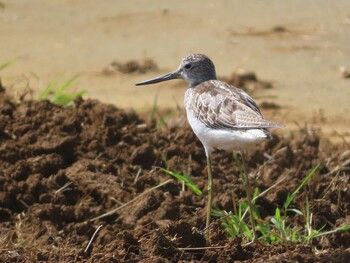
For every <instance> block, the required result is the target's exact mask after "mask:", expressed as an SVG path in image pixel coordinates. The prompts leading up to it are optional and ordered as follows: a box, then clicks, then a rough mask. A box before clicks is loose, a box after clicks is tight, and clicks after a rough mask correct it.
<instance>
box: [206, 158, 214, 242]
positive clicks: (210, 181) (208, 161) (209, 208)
mask: <svg viewBox="0 0 350 263" xmlns="http://www.w3.org/2000/svg"><path fill="white" fill-rule="evenodd" d="M206 155H207V169H208V201H207V219H206V223H205V228H206V230H207V239H208V240H209V225H210V215H211V206H212V201H213V199H212V198H213V192H212V191H213V176H212V169H211V154H210V153H208V151H206Z"/></svg>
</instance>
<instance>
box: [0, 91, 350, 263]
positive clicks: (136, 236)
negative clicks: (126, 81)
mask: <svg viewBox="0 0 350 263" xmlns="http://www.w3.org/2000/svg"><path fill="white" fill-rule="evenodd" d="M0 97H1V98H0V225H1V234H0V248H1V249H0V261H1V262H33V261H50V262H73V261H88V262H97V261H100V262H169V261H171V262H177V261H183V262H184V261H192V262H206V261H210V262H233V261H236V260H237V261H238V260H241V261H244V260H245V261H246V262H266V261H269V262H348V260H349V258H350V253H349V250H347V248H349V247H350V234H349V233H348V232H344V233H340V234H333V235H329V236H325V237H324V238H320V239H317V240H313V243H312V244H310V245H298V246H293V245H272V246H269V247H258V246H247V247H242V246H241V242H240V239H239V238H234V239H231V240H229V239H228V238H227V234H226V233H225V231H224V230H223V228H222V226H221V225H220V222H219V221H216V222H214V223H213V227H212V233H213V234H212V236H211V246H213V247H218V248H212V249H206V250H203V249H200V247H205V246H206V241H205V238H204V236H203V233H202V232H201V230H202V229H203V227H204V225H205V222H204V215H205V211H204V210H205V209H204V206H205V198H204V197H199V196H196V195H194V194H193V193H192V192H191V191H190V190H186V191H182V190H181V189H182V188H181V184H180V183H179V182H177V181H175V180H171V181H167V180H169V179H171V178H170V177H169V176H168V175H166V174H165V173H164V172H162V171H161V170H160V169H159V167H167V168H168V169H170V170H175V171H179V172H182V173H189V174H191V178H192V179H193V181H194V182H195V183H196V184H197V186H198V187H199V188H200V189H202V190H203V191H204V193H205V188H206V187H205V186H206V159H205V156H204V150H203V149H202V146H201V144H200V142H199V141H198V140H197V139H196V137H195V136H194V134H193V132H192V131H191V129H190V127H189V126H188V125H187V123H186V124H184V125H181V126H178V125H177V126H174V127H171V126H170V127H169V126H167V127H163V128H162V129H159V128H157V126H156V125H155V124H154V123H152V122H148V121H145V120H144V119H143V118H141V117H140V116H139V115H137V114H136V113H135V112H132V111H124V110H120V109H118V108H116V107H115V106H112V105H107V104H103V103H101V102H99V101H96V100H85V101H84V100H78V101H76V102H75V105H74V106H73V107H68V108H64V107H60V106H56V105H53V104H50V103H49V102H47V101H41V102H35V101H26V102H21V103H15V102H13V101H12V100H11V98H8V97H7V96H6V94H5V93H4V92H2V93H0ZM349 160H350V151H349V150H348V151H345V149H342V147H339V146H337V147H335V146H332V145H330V144H328V143H327V142H326V141H325V140H324V139H321V138H320V136H319V135H318V134H316V133H315V132H312V131H300V133H297V134H291V135H290V136H288V137H285V138H280V137H278V136H274V139H273V140H271V141H270V142H268V143H266V144H264V145H261V146H260V147H257V148H256V149H255V150H254V151H252V152H251V154H250V155H249V157H248V166H249V171H250V179H251V182H252V185H253V186H254V187H258V188H259V189H260V191H264V190H266V189H267V188H269V187H270V186H271V185H273V184H274V183H275V182H277V181H279V180H283V181H284V182H283V183H282V184H279V185H278V186H276V187H275V188H274V189H273V190H272V191H270V192H269V193H268V194H267V195H265V196H263V197H262V198H260V199H259V200H258V203H257V205H258V210H259V212H260V213H261V216H262V217H263V218H268V217H271V216H272V215H273V213H274V211H275V208H276V207H281V206H282V205H283V203H284V201H285V198H286V197H287V194H288V193H290V192H292V191H293V190H295V189H296V187H297V186H298V185H299V184H300V183H301V182H302V180H303V179H304V178H305V177H306V175H307V174H308V173H309V172H310V171H311V170H312V168H313V167H315V166H316V165H317V164H320V167H319V169H318V171H317V173H316V174H315V175H314V177H313V179H312V180H311V181H310V182H309V184H308V185H307V187H305V188H304V189H303V190H302V192H301V193H300V194H299V195H298V197H297V199H296V202H295V203H294V205H295V206H296V207H299V208H300V207H301V208H302V207H305V196H306V195H307V196H308V197H309V201H310V205H311V211H312V212H313V228H314V229H318V228H320V227H322V226H324V229H323V230H324V231H326V230H330V229H334V228H335V227H338V226H342V225H345V224H350V217H349V215H350V214H349V209H350V201H349V200H350V192H349V187H350V184H349V174H350V172H349V167H350V161H349ZM213 165H214V167H213V168H214V177H215V181H214V182H215V198H214V204H215V205H216V206H217V207H218V208H219V209H224V210H226V211H233V209H234V205H235V201H234V200H239V199H240V198H244V197H245V193H244V189H243V186H242V184H241V182H240V180H239V174H238V171H237V168H236V167H235V165H234V161H233V159H232V156H231V154H228V153H224V152H219V153H217V154H215V156H214V162H213ZM164 182H165V183H164ZM161 183H164V185H163V186H161V187H158V188H155V187H156V186H157V185H159V184H161ZM138 196H140V198H139V199H137V200H136V201H134V202H132V203H128V202H130V201H131V200H133V199H134V198H135V197H138ZM118 207H119V208H118ZM109 211H114V213H110V214H109V215H108V216H104V217H100V218H98V219H96V217H99V216H101V215H103V214H104V213H106V212H109ZM290 218H291V221H292V222H293V224H295V225H300V226H303V225H305V222H302V221H301V220H300V217H298V216H296V215H295V216H294V215H291V217H290ZM99 225H103V226H102V227H101V229H100V231H99V232H98V233H97V234H96V236H95V239H94V240H93V241H92V243H91V245H90V246H88V249H87V250H86V251H85V248H86V247H87V245H88V243H89V241H90V239H91V237H92V235H93V234H94V232H95V230H96V229H97V227H98V226H99ZM311 245H312V246H311ZM222 246H224V247H222ZM189 247H190V248H196V247H198V248H199V249H198V250H186V249H185V248H189ZM315 248H318V249H319V250H320V251H321V252H320V253H316V252H317V251H316V250H315Z"/></svg>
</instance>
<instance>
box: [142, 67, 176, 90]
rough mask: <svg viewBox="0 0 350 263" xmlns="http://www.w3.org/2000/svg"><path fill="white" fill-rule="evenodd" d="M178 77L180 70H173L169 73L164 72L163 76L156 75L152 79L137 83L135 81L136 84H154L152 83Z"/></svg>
mask: <svg viewBox="0 0 350 263" xmlns="http://www.w3.org/2000/svg"><path fill="white" fill-rule="evenodd" d="M180 78H181V75H180V72H179V71H178V70H177V71H175V72H171V73H168V74H165V75H163V76H160V77H156V78H154V79H150V80H145V81H141V82H139V83H136V86H141V85H149V84H154V83H158V82H162V81H167V80H171V79H180Z"/></svg>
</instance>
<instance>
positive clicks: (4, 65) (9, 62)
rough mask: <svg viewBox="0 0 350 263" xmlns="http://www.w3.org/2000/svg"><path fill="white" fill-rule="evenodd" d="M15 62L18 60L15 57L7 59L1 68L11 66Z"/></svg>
mask: <svg viewBox="0 0 350 263" xmlns="http://www.w3.org/2000/svg"><path fill="white" fill-rule="evenodd" d="M15 62H16V60H14V59H13V60H9V61H6V62H5V63H3V64H1V65H0V70H2V69H5V68H7V67H9V66H11V65H12V64H14V63H15Z"/></svg>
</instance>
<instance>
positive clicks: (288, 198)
mask: <svg viewBox="0 0 350 263" xmlns="http://www.w3.org/2000/svg"><path fill="white" fill-rule="evenodd" d="M319 166H320V164H318V165H316V166H315V167H314V168H313V169H312V171H311V172H310V173H309V174H308V175H307V176H306V177H305V179H304V180H303V181H302V182H301V184H300V185H299V186H298V188H297V189H296V190H295V191H294V192H293V193H292V194H291V195H289V194H288V196H287V199H286V201H285V203H284V209H285V210H287V209H288V207H289V205H290V204H291V202H292V201H293V200H294V198H295V196H296V195H297V194H298V193H299V191H300V189H301V188H303V187H304V186H305V185H306V184H307V183H308V182H309V180H310V179H311V177H312V176H313V175H314V174H315V173H316V171H317V169H318V167H319Z"/></svg>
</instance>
